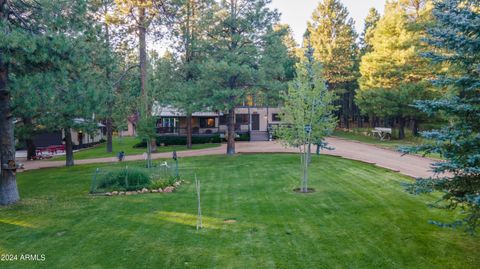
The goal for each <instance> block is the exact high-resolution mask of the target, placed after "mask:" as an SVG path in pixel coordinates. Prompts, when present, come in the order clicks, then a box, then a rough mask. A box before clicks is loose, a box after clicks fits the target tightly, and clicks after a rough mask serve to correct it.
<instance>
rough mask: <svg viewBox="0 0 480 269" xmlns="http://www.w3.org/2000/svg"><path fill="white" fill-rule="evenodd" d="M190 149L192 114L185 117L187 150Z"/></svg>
mask: <svg viewBox="0 0 480 269" xmlns="http://www.w3.org/2000/svg"><path fill="white" fill-rule="evenodd" d="M191 148H192V114H190V113H189V114H188V115H187V149H191Z"/></svg>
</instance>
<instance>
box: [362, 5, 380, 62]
mask: <svg viewBox="0 0 480 269" xmlns="http://www.w3.org/2000/svg"><path fill="white" fill-rule="evenodd" d="M379 20H380V13H378V11H377V10H376V9H375V8H373V7H372V8H370V10H369V11H368V15H367V17H366V18H365V26H364V28H363V32H362V34H361V35H360V55H362V56H363V55H365V54H366V53H368V52H371V51H372V50H373V45H372V38H373V33H374V32H375V28H376V27H377V23H378V21H379Z"/></svg>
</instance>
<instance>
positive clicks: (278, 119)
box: [272, 113, 281, 121]
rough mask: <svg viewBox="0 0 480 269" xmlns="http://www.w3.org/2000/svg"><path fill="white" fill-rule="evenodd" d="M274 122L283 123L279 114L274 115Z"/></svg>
mask: <svg viewBox="0 0 480 269" xmlns="http://www.w3.org/2000/svg"><path fill="white" fill-rule="evenodd" d="M272 121H281V119H280V115H279V114H278V113H272Z"/></svg>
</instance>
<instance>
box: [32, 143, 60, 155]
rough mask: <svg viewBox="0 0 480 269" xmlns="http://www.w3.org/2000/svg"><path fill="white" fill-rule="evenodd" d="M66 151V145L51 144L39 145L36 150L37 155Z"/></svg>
mask: <svg viewBox="0 0 480 269" xmlns="http://www.w3.org/2000/svg"><path fill="white" fill-rule="evenodd" d="M59 151H60V152H65V145H51V146H48V147H39V148H37V150H36V151H35V153H36V155H45V154H47V155H54V154H56V153H57V152H59Z"/></svg>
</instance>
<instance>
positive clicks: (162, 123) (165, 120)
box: [157, 118, 178, 127]
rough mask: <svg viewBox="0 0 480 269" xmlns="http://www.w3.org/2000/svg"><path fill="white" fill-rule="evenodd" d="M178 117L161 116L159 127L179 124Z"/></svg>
mask: <svg viewBox="0 0 480 269" xmlns="http://www.w3.org/2000/svg"><path fill="white" fill-rule="evenodd" d="M177 120H178V119H177V118H161V119H160V123H159V125H160V126H158V125H157V126H158V127H176V126H177Z"/></svg>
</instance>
